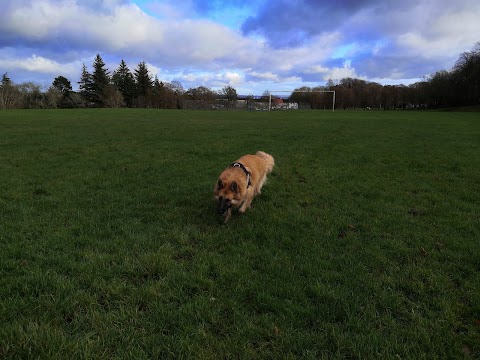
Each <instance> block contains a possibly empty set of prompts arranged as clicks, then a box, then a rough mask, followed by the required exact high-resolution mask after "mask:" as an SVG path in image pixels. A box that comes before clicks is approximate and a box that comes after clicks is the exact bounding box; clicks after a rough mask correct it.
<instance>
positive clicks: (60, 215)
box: [0, 109, 480, 359]
mask: <svg viewBox="0 0 480 360" xmlns="http://www.w3.org/2000/svg"><path fill="white" fill-rule="evenodd" d="M257 150H263V151H266V152H268V153H270V154H272V155H273V156H274V158H275V161H276V167H275V168H274V171H273V173H272V174H271V175H270V177H269V180H268V182H267V184H266V185H265V187H264V188H263V190H262V194H261V196H260V197H258V198H256V199H255V200H254V202H253V207H252V209H250V210H248V211H247V212H246V213H245V214H243V215H240V214H237V213H234V214H233V216H232V218H231V220H230V221H229V222H228V224H226V225H223V224H222V221H221V219H219V218H218V215H217V214H216V211H215V204H214V202H213V186H214V184H215V182H216V180H217V176H218V174H220V172H221V171H222V170H223V169H224V168H225V167H226V166H228V165H229V164H230V163H231V162H233V161H234V160H236V159H237V158H238V157H240V156H241V155H243V154H246V153H254V152H256V151H257ZM479 217H480V120H479V119H478V114H475V113H457V112H448V113H447V112H446V113H439V112H409V111H401V112H393V111H392V112H388V111H385V112H381V111H379V112H370V111H357V112H348V111H338V112H335V113H333V112H327V111H292V112H228V111H211V112H210V111H204V112H201V111H198V112H197V111H180V110H178V111H174V110H165V111H162V110H145V109H119V110H117V109H115V110H114V109H91V110H90V109H89V110H87V109H83V110H45V111H43V110H42V111H40V110H21V111H1V112H0V219H1V220H0V358H24V359H26V358H42V359H44V358H49V359H67V358H84V359H94V358H95V359H102V358H124V359H133V358H135V359H142V358H144V359H151V358H162V359H163V358H199V359H222V358H242V359H265V358H272V359H287V358H291V359H297V358H306V359H309V358H310V359H319V358H325V359H331V358H355V359H387V358H402V359H423V358H424V359H432V358H438V359H446V358H450V359H451V358H465V359H474V358H480V290H479V289H480V275H479V274H480V256H479V254H480V240H479V239H480V224H479V222H480V221H479V220H480V219H479Z"/></svg>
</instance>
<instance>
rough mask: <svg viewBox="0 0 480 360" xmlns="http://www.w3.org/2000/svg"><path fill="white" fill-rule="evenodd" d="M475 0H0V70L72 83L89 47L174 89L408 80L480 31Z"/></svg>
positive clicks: (440, 66)
mask: <svg viewBox="0 0 480 360" xmlns="http://www.w3.org/2000/svg"><path fill="white" fill-rule="evenodd" d="M478 19H480V1H478V0H455V1H452V0H403V1H397V0H384V1H372V0H328V1H323V0H295V1H293V0H276V1H265V0H259V1H247V0H244V1H238V0H226V1H219V0H213V1H212V0H211V1H195V0H182V1H178V0H177V1H174V0H162V1H159V0H0V74H3V73H5V72H8V75H9V77H10V78H11V79H12V80H13V81H14V82H15V83H21V82H25V81H33V82H36V83H38V84H41V85H42V86H44V87H45V88H47V87H48V86H49V85H50V84H51V83H52V81H53V79H54V78H55V77H57V76H59V75H62V76H65V77H67V78H68V79H69V80H70V81H71V82H72V84H73V85H74V87H75V86H76V82H77V81H78V80H79V78H80V71H81V67H82V64H83V63H85V64H86V65H87V67H89V68H90V69H91V65H92V63H93V59H94V57H95V55H96V54H97V53H98V54H100V55H101V56H102V58H103V59H104V61H105V62H106V64H107V67H108V69H109V70H110V71H113V70H115V68H117V67H118V64H119V63H120V60H121V59H122V58H123V59H125V61H126V62H127V64H128V66H129V67H130V69H131V70H132V71H133V70H134V68H135V67H136V66H137V64H138V63H139V62H140V61H145V62H146V63H147V65H148V67H149V69H150V72H151V73H152V74H154V75H157V76H158V78H159V79H160V80H164V81H174V80H175V81H179V82H180V83H181V84H182V85H183V87H184V88H185V89H188V88H190V87H196V86H200V85H202V86H208V87H210V88H212V89H214V90H218V89H220V88H222V87H223V86H226V85H230V86H233V87H235V88H236V89H237V92H238V93H240V94H262V93H263V92H264V91H265V90H291V89H294V88H297V87H300V86H317V85H323V84H325V83H326V82H327V81H328V80H329V79H332V80H340V79H342V78H344V77H356V78H360V79H364V80H367V81H375V82H379V83H381V84H410V83H413V82H416V81H419V80H421V79H422V78H423V77H425V76H428V75H430V74H432V73H434V72H436V71H439V70H449V69H450V68H451V67H452V66H453V65H454V63H455V61H456V60H457V59H458V56H459V55H460V54H461V53H462V52H464V51H470V50H471V49H472V48H473V46H474V45H475V43H477V42H479V41H480V21H479V20H478Z"/></svg>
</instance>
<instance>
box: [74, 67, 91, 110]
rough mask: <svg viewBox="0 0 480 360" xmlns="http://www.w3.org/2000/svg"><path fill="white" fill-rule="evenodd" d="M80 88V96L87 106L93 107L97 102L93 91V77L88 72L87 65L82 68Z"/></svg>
mask: <svg viewBox="0 0 480 360" xmlns="http://www.w3.org/2000/svg"><path fill="white" fill-rule="evenodd" d="M78 84H79V88H80V95H81V96H82V98H83V100H84V101H85V103H86V104H87V106H92V105H93V104H94V102H95V100H94V96H95V93H94V90H93V76H92V74H90V73H89V72H88V70H87V67H86V66H85V64H83V66H82V75H81V76H80V81H79V82H78Z"/></svg>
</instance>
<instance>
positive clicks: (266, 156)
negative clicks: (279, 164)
mask: <svg viewBox="0 0 480 360" xmlns="http://www.w3.org/2000/svg"><path fill="white" fill-rule="evenodd" d="M255 155H257V156H258V157H260V158H262V159H263V160H264V161H265V164H266V165H267V174H270V173H271V172H272V170H273V167H274V166H275V160H274V159H273V156H272V155H269V154H267V153H266V152H263V151H257V153H256V154H255Z"/></svg>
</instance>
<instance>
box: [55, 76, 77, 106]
mask: <svg viewBox="0 0 480 360" xmlns="http://www.w3.org/2000/svg"><path fill="white" fill-rule="evenodd" d="M52 86H53V87H54V88H55V89H57V90H58V91H59V92H60V93H61V98H60V99H59V100H58V101H57V104H56V106H58V107H61V108H67V107H74V106H75V104H74V101H73V100H72V96H71V95H72V84H71V83H70V80H68V79H67V78H66V77H64V76H57V77H56V78H55V80H53V83H52Z"/></svg>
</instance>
